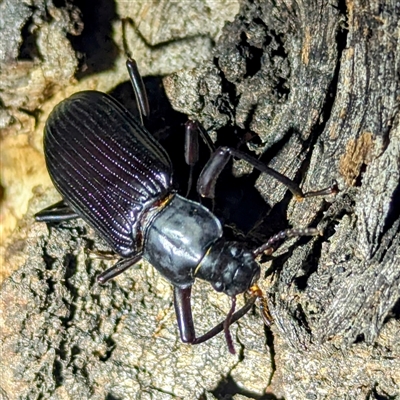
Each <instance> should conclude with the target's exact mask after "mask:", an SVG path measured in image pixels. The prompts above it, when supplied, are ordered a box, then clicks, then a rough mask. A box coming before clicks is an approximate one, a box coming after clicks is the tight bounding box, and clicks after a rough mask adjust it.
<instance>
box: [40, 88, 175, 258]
mask: <svg viewBox="0 0 400 400" xmlns="http://www.w3.org/2000/svg"><path fill="white" fill-rule="evenodd" d="M44 151H45V156H46V163H47V169H48V171H49V174H50V177H51V179H52V180H53V183H54V185H55V186H56V188H57V189H58V191H59V192H60V193H61V195H62V196H63V198H64V200H65V202H66V203H67V204H68V205H69V206H70V207H71V208H72V209H73V210H74V211H76V212H77V213H78V214H79V215H80V216H81V217H83V218H84V219H85V220H86V221H87V222H88V223H89V224H91V226H92V227H93V228H95V229H96V230H97V232H98V233H99V234H100V235H101V236H102V237H103V238H104V239H105V240H106V241H107V242H108V243H109V244H110V245H111V246H112V248H113V250H114V251H116V252H117V253H119V254H120V255H122V256H125V257H127V256H130V255H132V254H134V253H136V252H137V251H138V250H139V249H138V248H137V246H138V243H137V233H138V228H139V225H138V224H139V223H140V219H141V217H142V215H143V213H144V212H145V211H146V210H147V209H148V208H149V207H151V205H152V204H153V203H154V202H156V201H157V200H158V199H161V198H163V197H164V196H165V195H166V194H167V193H168V192H169V191H170V186H171V180H172V167H171V163H170V160H169V157H168V155H167V153H166V152H165V150H164V149H163V148H162V147H161V146H160V145H159V144H158V143H157V141H156V140H155V139H154V138H153V137H152V136H151V135H150V133H148V132H147V131H146V130H145V129H144V128H143V127H142V126H141V125H139V124H138V123H137V122H136V121H135V119H134V118H133V117H132V116H131V115H130V113H129V112H128V111H127V110H126V109H125V108H124V107H123V106H122V105H121V104H120V103H118V102H117V101H116V100H115V99H113V98H112V97H111V96H108V95H106V94H104V93H101V92H96V91H85V92H79V93H76V94H74V95H72V96H71V97H69V98H68V99H66V100H64V101H62V102H61V103H60V104H58V105H57V106H56V107H55V108H54V110H53V111H52V113H51V114H50V116H49V118H48V120H47V123H46V127H45V135H44Z"/></svg>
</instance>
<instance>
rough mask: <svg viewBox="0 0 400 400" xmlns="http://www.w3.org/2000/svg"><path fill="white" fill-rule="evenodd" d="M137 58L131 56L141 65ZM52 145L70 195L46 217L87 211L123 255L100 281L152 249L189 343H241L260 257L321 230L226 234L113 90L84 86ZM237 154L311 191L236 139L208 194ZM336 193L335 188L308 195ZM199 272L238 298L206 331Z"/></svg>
mask: <svg viewBox="0 0 400 400" xmlns="http://www.w3.org/2000/svg"><path fill="white" fill-rule="evenodd" d="M132 62H133V61H132V60H130V61H128V66H130V67H131V68H132V64H131V63H132ZM134 66H135V64H134ZM131 77H132V72H131ZM136 79H139V78H138V77H137V76H136V75H135V73H134V76H133V80H136ZM44 153H45V158H46V164H47V169H48V172H49V174H50V177H51V179H52V181H53V183H54V185H55V187H56V188H57V190H58V191H59V192H60V194H61V195H62V197H63V201H62V202H60V203H57V204H55V205H54V206H51V207H49V208H47V209H45V210H43V211H41V212H40V213H38V214H37V215H36V219H37V220H38V221H44V222H49V223H51V222H60V221H63V220H69V219H73V218H78V217H80V218H83V219H84V220H85V221H86V222H87V223H88V224H90V225H91V226H92V227H93V228H94V229H95V230H96V231H97V233H98V234H99V235H100V236H101V237H102V238H103V239H105V240H106V241H107V242H108V244H109V245H110V246H111V248H112V250H113V251H114V252H115V253H117V254H118V255H120V256H121V259H120V261H118V262H117V264H116V265H115V266H114V267H112V268H111V269H109V270H107V271H105V272H104V273H103V274H101V275H100V277H99V278H98V279H99V282H100V283H104V282H106V281H107V280H109V279H111V278H113V277H115V276H116V275H118V274H119V273H121V272H123V271H124V270H126V269H127V268H129V267H130V266H132V265H133V264H135V263H136V262H137V261H139V260H140V259H141V258H142V257H143V258H144V259H146V260H148V261H149V262H150V263H151V264H152V265H153V266H154V267H155V268H156V269H157V270H158V271H159V272H160V273H161V274H162V275H163V276H164V277H165V278H166V279H168V280H169V281H170V282H171V283H172V285H173V286H174V302H175V310H176V315H177V319H178V326H179V330H180V335H181V339H182V340H183V341H184V342H188V343H192V344H196V343H201V342H203V341H206V340H208V339H210V338H211V337H213V336H215V335H216V334H217V333H219V332H220V331H222V330H225V334H226V336H227V340H228V344H229V348H230V350H231V351H233V346H232V344H231V341H230V337H229V331H228V327H229V325H230V324H231V323H232V322H234V321H236V320H237V319H239V318H240V317H241V316H242V315H244V314H245V313H246V312H247V311H248V309H250V307H251V306H252V304H253V303H254V299H255V297H257V296H258V297H259V298H260V297H261V294H260V292H259V291H257V289H255V290H253V293H255V296H253V297H252V300H251V301H250V302H249V303H248V304H247V305H246V306H245V307H244V308H243V309H241V310H239V311H238V312H236V313H235V314H234V313H233V312H234V304H235V302H234V299H235V296H236V295H238V294H240V293H244V292H246V291H247V290H249V289H250V288H252V287H254V285H255V283H256V281H257V280H258V278H259V275H260V267H259V265H258V263H257V262H256V261H255V258H256V256H257V255H259V254H260V253H261V252H264V251H269V250H270V249H271V248H272V245H273V244H274V243H275V242H277V241H278V240H281V239H283V238H285V237H286V236H293V235H301V234H315V233H316V230H312V229H309V230H302V231H295V230H290V231H287V232H283V233H280V234H279V235H276V236H274V237H273V238H271V239H270V241H268V242H267V243H266V244H265V245H263V246H261V247H260V248H259V249H256V250H249V249H247V248H246V247H245V246H244V245H243V244H241V243H238V242H228V241H226V240H225V239H224V237H223V231H222V226H221V223H220V221H219V220H218V218H217V217H216V216H215V215H214V214H213V213H211V212H210V211H209V210H208V209H207V208H205V207H204V206H203V205H201V204H200V203H196V202H193V201H191V200H188V199H186V198H184V197H182V196H180V195H178V194H177V193H175V192H174V191H173V190H172V167H171V162H170V159H169V157H168V154H167V153H166V151H165V150H164V149H163V148H162V147H161V146H160V144H159V143H158V142H157V141H156V140H155V139H154V138H153V137H152V136H151V134H149V132H148V131H147V130H146V129H145V128H144V127H143V126H142V124H140V123H139V122H138V121H137V120H136V119H135V118H134V117H133V116H132V115H131V114H130V113H129V112H128V111H127V110H126V109H125V108H124V107H123V106H122V105H121V104H120V103H118V102H117V101H116V100H115V99H114V98H112V97H111V96H109V95H107V94H105V93H101V92H97V91H84V92H79V93H75V94H74V95H72V96H71V97H69V98H67V99H66V100H64V101H62V102H61V103H59V104H58V105H57V106H56V107H55V108H54V110H53V111H52V112H51V114H50V116H49V118H48V120H47V122H46V126H45V132H44ZM232 155H234V156H238V157H242V158H244V159H245V160H247V161H249V162H250V163H252V164H253V165H254V166H255V167H256V168H259V169H260V170H261V171H263V172H266V173H268V174H270V175H272V176H274V177H275V178H277V179H278V180H280V181H281V182H282V183H283V184H285V185H286V186H288V187H289V189H290V190H291V191H292V192H294V193H295V194H296V195H298V196H299V197H304V195H303V193H302V192H301V190H300V188H299V187H298V186H297V185H295V184H294V183H293V182H292V181H290V180H289V179H288V178H286V177H284V176H282V175H280V174H279V173H277V172H275V171H273V170H271V169H269V168H268V167H266V166H265V165H264V164H262V163H260V162H259V161H257V160H255V159H252V158H251V157H249V156H248V155H246V154H244V153H241V152H239V151H237V150H234V149H229V148H220V149H218V150H217V151H216V152H215V154H214V156H213V157H212V158H211V160H210V162H209V163H208V165H207V166H206V167H205V168H204V171H203V173H202V174H201V177H200V179H199V182H198V190H199V192H200V193H201V194H202V195H206V196H208V197H212V196H213V191H214V186H215V181H216V179H217V177H218V175H219V173H220V171H221V170H222V168H223V167H224V166H225V164H226V162H227V160H228V158H229V157H231V156H232ZM271 171H272V172H271ZM331 192H332V190H331V189H328V190H324V191H321V192H315V193H310V194H308V195H319V194H328V193H331ZM195 278H201V279H204V280H206V281H208V282H210V284H211V285H212V286H213V288H214V289H215V290H217V291H220V292H224V293H226V294H227V295H228V296H230V297H232V299H233V305H232V309H231V312H230V313H229V316H228V318H227V320H226V321H225V322H224V323H221V324H219V325H217V326H216V327H215V328H214V329H212V330H211V331H209V332H207V333H206V334H204V335H203V336H201V337H198V338H197V337H196V335H195V330H194V324H193V320H192V312H191V305H190V296H191V288H192V285H193V283H194V281H195ZM266 322H268V318H266Z"/></svg>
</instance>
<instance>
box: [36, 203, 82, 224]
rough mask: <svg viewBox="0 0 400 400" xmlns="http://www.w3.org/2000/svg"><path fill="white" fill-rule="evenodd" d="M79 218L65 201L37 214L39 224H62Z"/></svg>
mask: <svg viewBox="0 0 400 400" xmlns="http://www.w3.org/2000/svg"><path fill="white" fill-rule="evenodd" d="M75 218H79V215H78V214H77V213H76V212H75V211H73V210H72V209H71V208H70V207H69V206H68V205H67V204H65V203H64V201H63V200H61V201H59V202H58V203H55V204H53V205H51V206H50V207H47V208H45V209H44V210H42V211H39V212H38V213H36V214H35V220H36V221H38V222H47V223H49V222H53V223H54V222H62V221H69V220H71V219H75Z"/></svg>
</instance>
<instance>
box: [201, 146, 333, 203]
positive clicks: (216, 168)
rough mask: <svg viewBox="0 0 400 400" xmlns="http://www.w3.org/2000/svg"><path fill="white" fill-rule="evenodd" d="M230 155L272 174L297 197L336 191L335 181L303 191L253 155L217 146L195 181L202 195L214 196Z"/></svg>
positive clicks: (322, 194)
mask: <svg viewBox="0 0 400 400" xmlns="http://www.w3.org/2000/svg"><path fill="white" fill-rule="evenodd" d="M231 157H237V158H240V159H242V160H244V161H246V162H248V163H249V164H250V165H252V166H253V167H254V168H257V169H258V170H259V171H261V172H263V173H265V174H267V175H270V176H272V177H273V178H275V179H276V180H277V181H279V182H281V183H282V184H283V185H285V186H286V187H287V188H288V189H289V190H290V191H291V192H292V193H293V194H294V196H295V197H296V198H297V199H303V198H305V197H312V196H325V195H329V194H332V193H337V192H338V188H337V183H336V182H334V183H333V184H332V185H331V186H329V187H327V188H324V189H322V190H319V191H316V192H308V193H303V191H302V190H301V189H300V187H299V186H298V185H297V184H296V183H295V182H293V181H292V180H291V179H289V178H288V177H286V176H285V175H282V174H281V173H279V172H278V171H275V170H274V169H272V168H270V167H267V166H266V165H265V164H264V163H263V162H261V161H260V160H258V159H257V158H255V157H252V156H250V155H248V154H246V153H244V152H243V151H240V150H236V149H233V148H231V147H219V148H218V149H217V150H216V151H215V152H214V154H213V155H212V156H211V158H210V160H209V161H208V162H207V164H206V165H205V167H204V168H203V171H202V172H201V174H200V177H199V180H198V182H197V191H198V192H199V194H200V195H201V196H203V197H209V198H214V195H215V184H216V181H217V179H218V177H219V175H220V173H221V172H222V170H223V169H224V167H225V165H226V164H227V163H228V161H229V160H230V158H231Z"/></svg>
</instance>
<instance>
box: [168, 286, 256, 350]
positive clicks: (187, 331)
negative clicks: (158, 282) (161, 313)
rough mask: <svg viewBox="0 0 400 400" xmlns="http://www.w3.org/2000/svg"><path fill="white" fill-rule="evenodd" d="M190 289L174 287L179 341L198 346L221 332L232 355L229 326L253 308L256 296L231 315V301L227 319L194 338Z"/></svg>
mask: <svg viewBox="0 0 400 400" xmlns="http://www.w3.org/2000/svg"><path fill="white" fill-rule="evenodd" d="M191 292H192V287H191V286H189V287H187V288H184V289H182V288H179V287H176V286H175V287H174V305H175V313H176V318H177V321H178V327H179V333H180V336H181V340H182V342H184V343H190V344H200V343H203V342H206V341H207V340H209V339H211V338H213V337H214V336H216V335H218V334H219V333H221V332H222V331H224V332H225V337H226V339H227V342H228V347H229V351H230V352H231V353H233V354H234V348H233V344H232V339H231V338H230V334H229V329H228V328H229V326H230V325H232V324H233V323H235V322H236V321H238V320H239V319H240V318H242V317H243V316H244V315H245V314H246V313H247V312H248V311H249V310H250V309H251V307H253V305H254V303H255V301H256V299H257V296H256V295H253V296H251V297H250V298H249V300H248V301H247V302H246V304H245V305H244V306H243V307H242V308H241V309H240V310H238V311H236V312H235V313H233V310H234V307H235V301H234V300H232V307H231V311H230V312H229V314H228V316H227V318H226V319H225V320H224V321H222V322H221V323H219V324H218V325H216V326H215V327H214V328H212V329H210V330H209V331H208V332H206V333H205V334H203V335H201V336H199V337H196V333H195V328H194V323H193V316H192V309H191V305H190V298H191Z"/></svg>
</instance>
